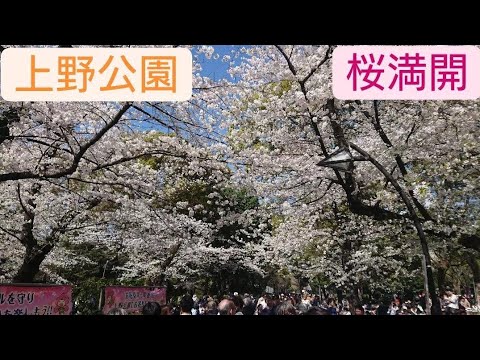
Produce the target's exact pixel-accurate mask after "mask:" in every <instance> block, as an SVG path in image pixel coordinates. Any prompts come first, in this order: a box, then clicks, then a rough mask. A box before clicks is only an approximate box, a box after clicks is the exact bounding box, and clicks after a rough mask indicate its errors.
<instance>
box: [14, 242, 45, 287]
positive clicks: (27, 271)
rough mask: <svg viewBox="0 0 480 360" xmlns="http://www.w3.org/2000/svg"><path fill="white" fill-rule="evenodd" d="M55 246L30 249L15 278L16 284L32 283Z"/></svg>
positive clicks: (26, 252)
mask: <svg viewBox="0 0 480 360" xmlns="http://www.w3.org/2000/svg"><path fill="white" fill-rule="evenodd" d="M52 247H53V246H50V245H46V246H43V247H41V248H40V247H37V246H36V247H28V248H27V250H26V251H25V256H24V257H23V263H22V266H21V267H20V269H19V270H18V272H17V273H16V274H15V276H14V278H13V282H15V283H31V282H33V280H34V278H35V275H37V274H38V271H39V270H40V264H41V263H42V261H43V260H44V259H45V257H46V256H47V255H48V253H49V252H50V250H51V249H52Z"/></svg>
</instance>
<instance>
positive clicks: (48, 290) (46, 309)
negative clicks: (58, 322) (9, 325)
mask: <svg viewBox="0 0 480 360" xmlns="http://www.w3.org/2000/svg"><path fill="white" fill-rule="evenodd" d="M71 312H72V287H71V286H70V285H46V286H29V285H11V284H8V285H2V284H0V315H70V314H71Z"/></svg>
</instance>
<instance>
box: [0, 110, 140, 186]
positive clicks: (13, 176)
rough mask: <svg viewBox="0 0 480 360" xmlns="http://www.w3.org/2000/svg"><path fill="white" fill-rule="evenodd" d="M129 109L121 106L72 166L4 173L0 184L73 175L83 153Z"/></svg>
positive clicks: (87, 143)
mask: <svg viewBox="0 0 480 360" xmlns="http://www.w3.org/2000/svg"><path fill="white" fill-rule="evenodd" d="M130 107H131V104H130V103H126V104H125V105H123V106H122V108H121V109H120V110H119V111H118V113H117V114H116V115H115V116H114V117H113V119H112V120H111V121H110V122H109V123H107V124H106V125H105V126H104V127H103V128H102V129H101V130H100V131H99V132H98V133H96V134H95V135H94V136H93V137H92V138H91V139H90V140H89V141H87V142H86V143H85V144H84V145H82V146H80V149H79V151H78V153H77V154H75V156H74V157H73V160H72V164H71V165H70V166H69V167H68V168H66V169H63V170H59V171H56V172H52V173H46V174H40V173H34V172H31V171H21V172H11V173H4V174H0V182H3V181H12V180H22V179H42V178H43V179H45V178H50V179H54V178H61V177H64V176H66V175H71V174H73V173H74V172H75V171H76V170H77V168H78V165H79V163H80V161H81V160H82V158H83V156H84V155H85V153H86V152H87V151H88V149H90V148H91V147H92V146H94V145H95V144H96V143H97V142H98V141H99V140H100V139H101V138H102V137H103V136H104V135H105V134H106V133H107V132H108V131H109V130H110V129H111V128H113V127H114V126H115V125H117V124H118V122H119V121H120V119H121V118H122V116H123V114H125V112H126V111H127V110H128V109H129V108H130Z"/></svg>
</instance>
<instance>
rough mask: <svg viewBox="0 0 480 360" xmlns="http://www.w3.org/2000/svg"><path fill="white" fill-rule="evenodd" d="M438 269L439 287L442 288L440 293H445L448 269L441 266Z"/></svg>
mask: <svg viewBox="0 0 480 360" xmlns="http://www.w3.org/2000/svg"><path fill="white" fill-rule="evenodd" d="M437 271H438V272H437V281H438V289H439V290H440V293H443V292H444V291H445V278H446V275H447V269H446V268H443V267H439V268H438V270H437Z"/></svg>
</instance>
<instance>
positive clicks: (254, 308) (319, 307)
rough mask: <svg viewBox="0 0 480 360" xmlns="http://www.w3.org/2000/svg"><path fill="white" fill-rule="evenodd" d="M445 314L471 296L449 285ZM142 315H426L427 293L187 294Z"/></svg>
mask: <svg viewBox="0 0 480 360" xmlns="http://www.w3.org/2000/svg"><path fill="white" fill-rule="evenodd" d="M441 305H442V312H443V314H445V315H465V314H466V312H467V310H468V309H470V308H471V305H470V301H469V299H468V296H465V295H462V296H458V295H456V294H455V293H454V292H453V291H452V289H451V288H448V287H447V288H446V289H445V292H444V294H443V296H441ZM142 314H143V315H426V299H425V294H424V293H423V292H420V293H418V294H417V296H415V297H414V298H413V299H407V300H402V298H401V297H400V296H398V295H393V296H392V298H391V300H390V301H385V300H383V301H381V300H380V301H378V302H374V303H368V304H363V305H362V304H355V303H354V301H349V300H347V299H343V300H342V301H338V300H337V299H336V298H334V297H330V298H326V299H321V298H320V296H319V295H315V294H310V293H308V292H306V291H303V292H302V293H301V294H295V293H290V294H278V295H274V294H264V295H262V296H260V297H259V298H255V297H254V296H252V295H250V294H244V295H239V294H238V293H234V294H232V295H228V296H224V297H223V298H218V297H215V296H209V295H205V296H202V297H200V298H199V297H198V296H197V295H193V296H190V295H185V296H183V297H182V298H180V299H179V301H178V302H176V303H174V302H171V303H169V304H166V305H163V306H162V305H160V304H159V303H156V302H149V303H146V304H145V305H144V307H143V309H142ZM109 315H127V312H126V311H125V310H124V309H118V308H115V309H112V310H111V311H110V312H109Z"/></svg>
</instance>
